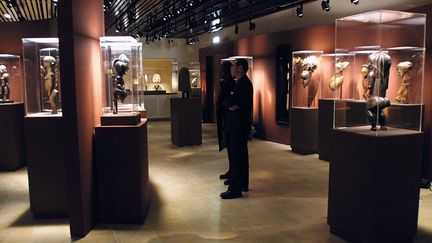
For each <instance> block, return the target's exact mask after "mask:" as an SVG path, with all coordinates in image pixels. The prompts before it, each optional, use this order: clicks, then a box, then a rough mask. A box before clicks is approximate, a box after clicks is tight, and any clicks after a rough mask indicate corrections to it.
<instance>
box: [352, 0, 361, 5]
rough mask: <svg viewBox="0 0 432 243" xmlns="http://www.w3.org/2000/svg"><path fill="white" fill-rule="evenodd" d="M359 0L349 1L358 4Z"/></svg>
mask: <svg viewBox="0 0 432 243" xmlns="http://www.w3.org/2000/svg"><path fill="white" fill-rule="evenodd" d="M359 2H360V0H351V3H352V4H355V5H357V4H359Z"/></svg>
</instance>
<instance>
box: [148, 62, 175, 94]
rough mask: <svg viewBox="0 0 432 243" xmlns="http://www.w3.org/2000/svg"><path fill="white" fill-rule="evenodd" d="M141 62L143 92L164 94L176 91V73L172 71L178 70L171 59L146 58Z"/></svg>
mask: <svg viewBox="0 0 432 243" xmlns="http://www.w3.org/2000/svg"><path fill="white" fill-rule="evenodd" d="M143 63H144V72H143V75H144V87H145V92H144V94H152V95H153V94H164V93H171V92H175V91H176V89H177V83H176V82H175V80H177V78H176V77H177V75H178V74H174V72H176V71H177V72H178V68H177V66H176V63H175V62H173V61H172V59H153V58H151V59H150V58H146V59H144V60H143ZM173 80H174V81H173Z"/></svg>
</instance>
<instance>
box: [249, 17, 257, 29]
mask: <svg viewBox="0 0 432 243" xmlns="http://www.w3.org/2000/svg"><path fill="white" fill-rule="evenodd" d="M255 28H256V24H255V23H253V22H252V20H251V19H250V20H249V31H252V30H254V29H255Z"/></svg>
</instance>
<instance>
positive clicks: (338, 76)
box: [329, 62, 349, 91]
mask: <svg viewBox="0 0 432 243" xmlns="http://www.w3.org/2000/svg"><path fill="white" fill-rule="evenodd" d="M348 65H349V62H337V63H336V64H335V69H336V72H335V74H334V75H333V77H331V79H330V83H329V88H330V89H331V90H332V91H335V90H336V89H338V88H339V87H340V86H342V84H343V80H344V77H343V71H344V70H345V68H347V67H348Z"/></svg>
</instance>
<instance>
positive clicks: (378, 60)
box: [367, 51, 391, 131]
mask: <svg viewBox="0 0 432 243" xmlns="http://www.w3.org/2000/svg"><path fill="white" fill-rule="evenodd" d="M390 66H391V59H390V56H389V55H388V54H387V53H385V52H382V51H379V52H375V53H372V54H370V55H369V57H368V69H369V76H368V90H369V98H368V100H367V109H368V110H367V116H368V119H369V122H370V124H371V130H372V131H376V130H377V125H380V130H387V128H386V126H385V117H384V114H383V109H384V108H386V107H389V106H390V100H389V99H388V98H387V97H386V92H387V88H388V82H389V75H390Z"/></svg>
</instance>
